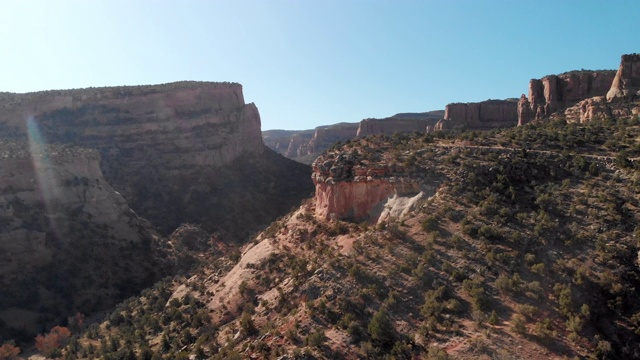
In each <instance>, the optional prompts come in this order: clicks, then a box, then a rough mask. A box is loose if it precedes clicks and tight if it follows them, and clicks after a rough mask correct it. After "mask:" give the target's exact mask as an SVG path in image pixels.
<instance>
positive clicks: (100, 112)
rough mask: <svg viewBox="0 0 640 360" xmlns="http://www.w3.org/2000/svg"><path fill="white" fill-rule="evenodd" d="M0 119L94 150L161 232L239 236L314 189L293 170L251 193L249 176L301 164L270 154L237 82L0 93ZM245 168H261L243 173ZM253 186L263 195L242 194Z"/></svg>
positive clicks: (9, 129)
mask: <svg viewBox="0 0 640 360" xmlns="http://www.w3.org/2000/svg"><path fill="white" fill-rule="evenodd" d="M0 119H2V120H0V126H2V127H3V128H4V129H5V130H6V131H3V133H4V134H12V135H13V136H14V137H23V138H24V137H26V135H28V136H33V135H34V132H37V133H38V134H40V136H42V138H43V139H44V141H46V142H49V143H67V144H73V145H77V146H81V147H85V148H93V149H96V150H98V151H99V152H100V154H101V157H102V160H101V168H102V171H103V173H104V175H105V177H106V179H107V181H108V182H109V183H110V184H111V185H112V186H113V187H114V188H115V189H116V190H118V191H119V192H120V193H121V194H122V195H123V196H124V197H125V198H126V199H127V201H128V203H129V204H130V205H131V207H132V208H133V209H134V210H136V211H137V212H138V213H139V214H140V215H141V216H143V217H145V218H147V219H149V220H151V221H152V223H153V224H155V225H156V226H158V227H159V228H160V229H161V230H162V231H163V232H164V233H165V234H168V233H170V232H171V231H173V229H175V228H176V227H177V226H179V225H180V223H182V222H191V223H201V224H202V225H203V228H205V229H206V230H207V231H211V232H216V231H218V232H221V233H222V234H223V235H228V236H226V238H227V239H233V240H235V239H237V240H240V238H244V237H246V236H248V235H249V234H250V233H251V232H253V231H255V230H256V229H257V227H258V226H259V225H262V224H267V223H269V221H271V220H273V217H274V216H276V215H275V214H277V212H278V211H286V210H288V209H289V208H290V207H291V206H292V205H293V204H295V203H296V202H297V201H299V199H301V198H302V197H303V196H305V195H307V194H308V193H309V191H311V189H312V187H311V183H310V182H309V181H308V180H306V179H305V180H302V179H303V178H295V177H292V176H291V177H284V178H281V181H279V182H278V183H277V184H276V185H274V186H271V187H270V188H269V189H262V190H263V191H265V192H264V193H260V194H257V193H256V192H257V191H258V190H257V189H256V186H253V185H255V183H265V184H272V183H274V181H273V178H274V177H279V176H281V174H282V173H289V172H291V173H296V172H303V173H304V172H305V171H307V173H308V172H309V169H308V168H306V169H304V168H302V167H301V166H300V165H299V164H296V163H293V162H287V161H286V160H285V159H279V158H277V157H274V156H272V155H271V154H268V152H269V150H268V149H266V148H265V146H264V144H263V143H262V136H261V132H260V115H259V113H258V109H257V107H256V106H255V105H254V104H245V103H244V97H243V95H242V86H241V85H240V84H235V83H209V82H178V83H172V84H164V85H151V86H125V87H110V88H95V89H93V88H92V89H80V90H60V91H45V92H38V93H29V94H6V93H3V94H1V95H0ZM29 119H31V120H30V121H31V123H32V126H31V127H28V126H27V122H28V120H29ZM249 166H253V167H254V170H256V171H259V172H252V173H248V170H247V168H248V167H249ZM276 169H277V170H276ZM278 170H279V171H281V172H280V173H276V171H278ZM238 175H240V176H244V177H245V178H236V177H234V176H238ZM305 181H306V183H305ZM264 186H267V185H264ZM264 186H262V187H264ZM278 191H284V193H285V194H287V195H286V196H287V198H286V200H283V199H282V198H283V196H284V195H283V193H279V192H278ZM253 194H256V195H258V196H257V197H256V198H258V199H265V201H266V203H265V204H261V203H251V202H249V204H252V205H251V206H250V205H248V204H244V203H241V202H240V200H239V199H241V198H244V197H245V196H248V197H249V198H253V196H252V195H253ZM232 196H235V197H232ZM284 203H286V204H284ZM274 204H276V205H274ZM263 205H264V206H265V207H266V208H267V209H268V210H267V211H265V212H262V211H259V212H258V214H256V215H253V214H252V216H250V219H249V220H248V221H247V222H245V223H243V222H242V221H241V220H238V219H233V218H230V216H231V214H233V215H235V216H237V215H238V214H242V213H245V212H249V211H250V210H251V208H252V207H254V206H258V207H261V206H263ZM284 205H286V206H284ZM274 206H275V207H274ZM269 212H270V214H268V213H269Z"/></svg>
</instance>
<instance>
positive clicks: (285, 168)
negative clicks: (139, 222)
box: [129, 147, 314, 242]
mask: <svg viewBox="0 0 640 360" xmlns="http://www.w3.org/2000/svg"><path fill="white" fill-rule="evenodd" d="M155 172H156V169H153V168H148V169H145V170H144V171H143V172H142V173H141V174H139V176H138V178H137V179H135V180H134V181H133V182H132V187H133V188H134V194H135V197H134V198H132V199H129V204H130V205H131V207H132V208H133V209H134V210H135V211H136V212H138V213H139V214H140V215H141V216H143V217H145V218H147V219H149V220H150V221H151V222H152V223H153V224H154V225H155V226H157V227H158V230H159V231H161V232H162V233H164V234H169V233H170V232H172V231H173V230H174V229H176V228H177V227H178V226H179V225H180V224H181V223H186V222H189V223H197V224H199V225H200V226H201V227H202V228H203V229H204V230H206V231H208V232H212V233H217V235H218V236H219V237H220V238H221V239H222V240H223V241H225V242H244V241H245V240H247V239H248V237H249V236H251V235H252V234H253V233H255V232H256V231H258V230H259V229H260V228H261V227H264V226H266V225H268V224H269V223H271V222H272V221H273V220H275V219H276V218H277V217H278V216H281V215H283V214H285V213H287V212H288V211H289V210H291V208H292V207H294V206H298V205H299V204H300V202H301V201H302V200H303V199H305V198H307V197H309V196H310V194H311V193H312V192H313V189H314V188H313V183H312V181H311V167H310V166H308V165H304V164H301V163H298V162H295V161H293V160H289V159H287V158H285V157H284V156H282V155H279V154H277V153H276V152H274V151H272V150H270V149H268V148H266V147H265V150H264V152H263V153H261V154H244V155H241V156H240V157H239V158H237V159H236V160H234V161H233V162H232V163H231V164H229V165H227V166H220V167H212V168H201V169H199V170H198V171H195V172H189V174H185V175H181V176H175V177H170V178H166V177H158V176H156V173H155Z"/></svg>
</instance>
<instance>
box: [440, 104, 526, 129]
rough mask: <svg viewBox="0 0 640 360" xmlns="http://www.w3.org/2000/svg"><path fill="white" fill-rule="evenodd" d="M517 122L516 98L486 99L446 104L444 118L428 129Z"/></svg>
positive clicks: (488, 126) (499, 124) (480, 126)
mask: <svg viewBox="0 0 640 360" xmlns="http://www.w3.org/2000/svg"><path fill="white" fill-rule="evenodd" d="M516 124H517V100H515V99H507V100H487V101H482V102H476V103H452V104H448V105H447V107H446V109H445V113H444V118H443V119H442V120H440V121H438V122H437V123H436V124H435V126H434V127H432V128H429V130H436V131H439V130H450V129H453V128H455V127H458V126H460V127H464V128H466V129H492V128H498V127H512V126H515V125H516Z"/></svg>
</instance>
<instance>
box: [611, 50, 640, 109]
mask: <svg viewBox="0 0 640 360" xmlns="http://www.w3.org/2000/svg"><path fill="white" fill-rule="evenodd" d="M638 98H640V54H629V55H622V59H621V61H620V67H619V68H618V71H617V72H616V76H615V78H614V79H613V83H612V84H611V88H610V89H609V91H608V92H607V101H609V102H611V101H620V100H624V101H632V100H634V99H638Z"/></svg>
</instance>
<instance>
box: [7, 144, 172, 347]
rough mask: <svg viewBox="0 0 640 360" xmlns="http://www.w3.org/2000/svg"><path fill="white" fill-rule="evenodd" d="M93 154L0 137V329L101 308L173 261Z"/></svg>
mask: <svg viewBox="0 0 640 360" xmlns="http://www.w3.org/2000/svg"><path fill="white" fill-rule="evenodd" d="M99 163H100V155H99V153H98V152H97V151H95V150H89V149H80V148H72V147H68V146H62V145H49V146H44V145H41V144H37V143H35V142H33V141H32V142H31V143H30V144H27V143H25V142H10V141H5V140H0V219H2V221H0V259H1V261H0V286H1V287H2V289H3V290H2V296H0V309H1V310H0V320H2V321H0V337H3V336H5V335H13V336H18V337H19V336H34V335H35V333H36V332H38V331H41V329H42V328H47V327H50V326H52V324H56V323H61V322H62V321H63V319H65V317H66V316H69V315H71V314H73V313H75V312H82V313H85V314H90V313H92V312H94V311H97V310H105V309H108V308H109V307H110V306H113V305H114V304H116V303H117V302H118V301H120V300H122V299H124V298H125V297H126V296H130V295H133V294H134V293H136V292H137V291H139V290H140V289H143V288H144V287H147V286H150V285H151V284H152V283H153V282H154V281H157V280H158V279H159V278H160V277H161V276H163V275H166V274H168V272H169V271H170V270H171V266H168V264H163V263H161V262H160V261H159V260H158V258H159V256H158V255H157V254H156V252H157V251H159V248H158V244H157V241H156V240H155V239H156V238H155V236H154V235H153V233H152V232H151V230H150V228H149V225H148V224H147V223H146V222H145V221H144V220H142V219H140V218H138V216H137V215H136V214H135V213H134V212H133V211H132V210H131V209H129V206H128V205H127V203H126V202H125V200H124V198H123V197H122V196H121V195H120V194H119V193H117V192H115V191H114V190H113V188H112V187H111V186H110V185H109V183H108V182H107V181H106V180H105V179H104V177H103V175H102V172H101V170H100V166H99ZM11 337H12V336H9V338H11Z"/></svg>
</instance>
